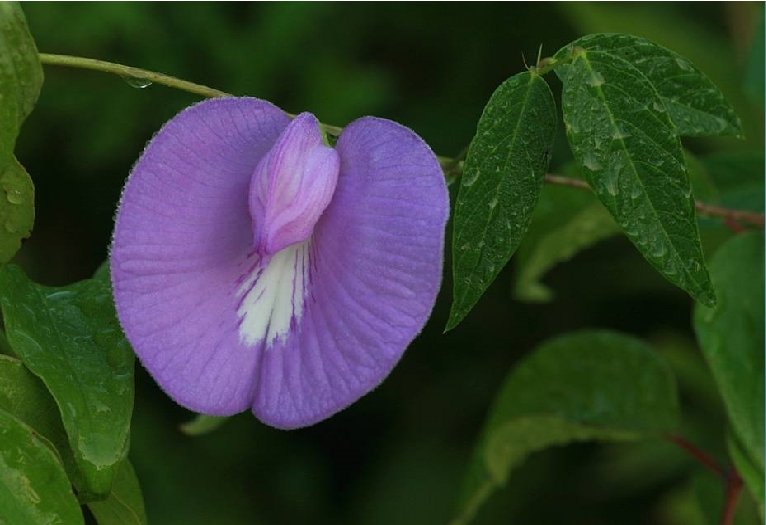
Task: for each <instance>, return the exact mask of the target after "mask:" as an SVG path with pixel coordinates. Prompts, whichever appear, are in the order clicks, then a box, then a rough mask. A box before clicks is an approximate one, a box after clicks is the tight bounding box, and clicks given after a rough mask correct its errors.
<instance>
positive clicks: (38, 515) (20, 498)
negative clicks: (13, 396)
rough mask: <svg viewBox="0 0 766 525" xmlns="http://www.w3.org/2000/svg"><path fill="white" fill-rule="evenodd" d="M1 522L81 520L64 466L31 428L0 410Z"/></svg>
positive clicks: (30, 524) (44, 524)
mask: <svg viewBox="0 0 766 525" xmlns="http://www.w3.org/2000/svg"><path fill="white" fill-rule="evenodd" d="M0 523H8V524H9V525H10V524H15V523H18V524H24V525H49V524H52V523H60V524H62V525H63V524H66V525H70V524H71V525H77V524H81V523H84V522H83V517H82V512H80V506H79V504H78V503H77V499H76V498H75V496H74V494H73V493H72V487H71V485H70V484H69V480H67V477H66V474H65V473H64V469H63V467H62V466H61V463H60V462H59V460H58V458H57V457H56V455H55V454H54V452H53V451H52V450H51V449H50V448H49V447H48V446H47V445H46V444H45V443H44V442H43V441H42V440H40V438H39V437H38V436H37V435H36V433H35V432H34V430H32V429H31V428H30V427H28V426H27V425H25V424H24V423H22V422H21V421H19V420H18V419H16V418H15V417H13V416H11V415H10V414H8V413H7V412H6V411H4V410H2V409H0Z"/></svg>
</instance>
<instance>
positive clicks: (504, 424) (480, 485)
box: [453, 331, 678, 524]
mask: <svg viewBox="0 0 766 525" xmlns="http://www.w3.org/2000/svg"><path fill="white" fill-rule="evenodd" d="M677 420H678V399H677V394H676V387H675V383H674V381H673V377H672V374H671V372H670V368H669V367H668V366H667V364H666V363H665V362H664V361H662V360H661V359H660V358H659V356H658V355H656V354H655V353H653V352H652V350H651V348H649V347H648V346H647V345H645V344H644V343H643V342H641V341H639V340H637V339H634V338H632V337H630V336H627V335H622V334H618V333H614V332H606V331H584V332H579V333H574V334H569V335H565V336H562V337H559V338H557V339H553V340H551V341H549V342H547V343H544V344H542V345H541V346H540V347H539V348H537V349H536V350H535V351H534V352H533V353H532V354H531V355H530V356H529V357H527V358H526V359H525V360H524V361H522V362H521V363H520V364H519V365H518V366H517V367H516V368H514V369H513V370H512V371H511V373H510V374H509V376H508V378H507V379H506V381H505V384H504V386H503V387H502V389H501V390H500V393H499V394H498V396H497V398H496V400H495V404H494V407H493V408H492V410H491V412H490V415H489V418H488V421H487V423H486V425H485V428H484V431H483V433H482V437H481V439H480V440H479V443H478V445H477V447H476V449H475V451H474V457H473V460H472V463H471V466H470V470H469V474H468V476H467V478H466V482H465V487H464V491H463V498H462V500H461V502H460V505H459V509H458V515H457V517H456V518H455V520H454V521H453V523H455V524H460V523H468V522H470V521H471V519H472V518H473V516H474V514H475V513H476V511H477V510H478V509H479V507H480V506H481V504H482V503H483V502H484V501H485V500H486V499H487V498H488V497H489V495H490V494H491V493H492V491H493V490H495V489H496V488H498V487H499V486H501V485H502V484H503V483H505V482H506V480H507V478H508V475H509V473H510V471H511V470H512V469H513V468H514V467H515V466H517V465H518V464H519V463H520V462H521V461H523V460H524V459H525V458H526V457H527V456H528V455H529V454H530V453H532V452H534V451H537V450H541V449H543V448H546V447H549V446H551V445H561V444H565V443H569V442H572V441H583V440H599V441H603V440H610V441H614V440H618V441H620V440H627V439H638V438H642V437H655V436H658V435H660V434H661V433H663V432H666V431H668V430H670V429H672V428H673V427H674V426H675V425H676V424H677Z"/></svg>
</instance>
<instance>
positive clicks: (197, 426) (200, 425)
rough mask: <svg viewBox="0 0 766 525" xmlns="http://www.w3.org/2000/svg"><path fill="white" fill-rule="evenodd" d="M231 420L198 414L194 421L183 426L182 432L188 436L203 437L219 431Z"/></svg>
mask: <svg viewBox="0 0 766 525" xmlns="http://www.w3.org/2000/svg"><path fill="white" fill-rule="evenodd" d="M229 419H230V418H229V417H225V416H224V417H221V416H208V415H206V414H197V415H196V416H195V418H194V419H192V420H191V421H187V422H186V423H184V424H182V425H181V432H183V433H184V434H186V435H187V436H201V435H202V434H207V433H208V432H212V431H213V430H215V429H217V428H218V427H220V426H221V425H223V424H224V423H226V422H227V421H228V420H229Z"/></svg>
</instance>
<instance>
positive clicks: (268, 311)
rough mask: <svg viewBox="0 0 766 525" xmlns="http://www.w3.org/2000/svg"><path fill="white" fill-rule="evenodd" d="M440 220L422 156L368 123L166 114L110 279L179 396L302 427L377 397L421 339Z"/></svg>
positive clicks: (119, 227)
mask: <svg viewBox="0 0 766 525" xmlns="http://www.w3.org/2000/svg"><path fill="white" fill-rule="evenodd" d="M448 211H449V202H448V197H447V191H446V186H445V183H444V178H443V175H442V172H441V169H440V167H439V164H438V162H437V160H436V158H435V156H434V154H433V152H432V151H431V150H430V149H429V147H428V146H427V145H426V144H425V143H424V142H423V141H422V140H421V139H420V138H419V137H418V136H417V135H415V133H413V132H412V131H411V130H409V129H407V128H405V127H403V126H401V125H399V124H396V123H394V122H391V121H388V120H383V119H379V118H373V117H365V118H361V119H359V120H356V121H354V122H353V123H351V124H350V125H349V126H348V127H346V129H345V130H344V131H343V133H342V135H341V136H340V138H339V139H338V142H337V144H336V146H335V148H331V147H329V146H326V145H325V144H324V142H323V137H322V134H321V132H320V130H319V124H318V122H317V120H316V118H315V117H314V116H313V115H311V114H309V113H303V114H301V115H299V116H298V117H296V118H295V119H294V120H292V121H291V120H290V119H289V118H288V116H287V115H286V114H285V113H284V112H282V111H281V110H280V109H279V108H277V107H275V106H273V105H272V104H270V103H268V102H265V101H262V100H258V99H253V98H224V99H216V100H210V101H206V102H202V103H200V104H197V105H195V106H192V107H190V108H188V109H186V110H185V111H183V112H181V113H180V114H178V115H177V116H176V117H174V118H173V119H171V120H170V121H169V122H168V123H167V124H165V126H164V127H163V128H162V129H161V130H160V132H159V133H158V134H157V135H156V136H155V137H154V138H153V139H152V141H151V142H150V143H149V144H148V146H147V147H146V150H145V151H144V153H143V155H142V156H141V158H140V159H139V161H138V162H137V163H136V165H135V167H134V168H133V172H132V173H131V175H130V178H129V179H128V182H127V184H126V186H125V190H124V193H123V195H122V199H121V202H120V207H119V210H118V212H117V218H116V226H115V231H114V239H113V243H112V251H111V272H112V282H113V287H114V297H115V302H116V306H117V312H118V315H119V318H120V322H121V323H122V327H123V329H124V330H125V333H126V335H127V337H128V339H129V340H130V342H131V344H132V345H133V348H134V349H135V351H136V353H137V354H138V357H139V358H140V359H141V362H142V363H143V365H144V366H145V367H146V368H147V369H148V370H149V372H150V373H151V374H152V376H153V377H154V378H155V380H156V381H157V382H158V383H159V385H160V386H161V387H162V388H163V389H164V390H165V391H166V392H167V393H168V394H169V395H170V396H171V397H172V398H173V399H175V400H176V401H177V402H178V403H180V404H181V405H183V406H185V407H188V408H189V409H192V410H194V411H197V412H201V413H205V414H212V415H230V414H235V413H237V412H241V411H243V410H245V409H247V408H251V409H252V411H253V413H254V414H255V415H256V416H257V417H258V418H259V419H261V420H262V421H263V422H265V423H267V424H269V425H273V426H275V427H280V428H295V427H301V426H306V425H310V424H312V423H315V422H317V421H320V420H322V419H324V418H327V417H329V416H330V415H332V414H334V413H336V412H338V411H339V410H341V409H343V408H345V407H346V406H348V405H349V404H351V403H353V402H354V401H356V400H357V399H358V398H359V397H361V396H363V395H364V394H366V393H367V392H369V391H370V390H372V389H373V388H375V386H377V385H378V384H379V383H380V382H381V381H382V380H383V379H384V378H385V377H386V376H387V375H388V374H389V373H390V371H391V369H392V368H393V366H394V365H395V364H396V362H397V361H398V360H399V358H400V357H401V356H402V353H403V352H404V349H405V348H406V347H407V345H408V344H409V343H410V342H411V341H412V339H413V338H414V337H415V336H416V335H417V334H418V332H420V330H421V329H422V327H423V325H424V324H425V322H426V320H427V318H428V316H429V314H430V312H431V309H432V308H433V304H434V301H435V299H436V294H437V292H438V290H439V284H440V281H441V275H442V250H443V244H444V226H445V222H446V220H447V214H448Z"/></svg>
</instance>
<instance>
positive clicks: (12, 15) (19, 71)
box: [0, 2, 43, 149]
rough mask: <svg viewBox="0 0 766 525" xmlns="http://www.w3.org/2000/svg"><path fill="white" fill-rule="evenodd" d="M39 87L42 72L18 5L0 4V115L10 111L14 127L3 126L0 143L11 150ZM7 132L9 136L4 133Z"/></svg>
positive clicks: (35, 98) (41, 80) (37, 94)
mask: <svg viewBox="0 0 766 525" xmlns="http://www.w3.org/2000/svg"><path fill="white" fill-rule="evenodd" d="M42 85H43V68H42V66H41V65H40V58H39V56H38V53H37V47H36V46H35V41H34V40H33V39H32V35H31V34H30V33H29V28H28V27H27V21H26V19H25V18H24V13H23V11H22V10H21V6H20V5H19V3H18V2H2V3H0V93H3V97H2V98H0V107H3V110H1V112H0V114H2V115H3V116H5V115H8V114H9V113H6V112H7V111H10V110H9V109H7V108H12V111H13V113H12V114H13V122H15V126H8V123H6V122H3V126H2V129H3V131H2V134H0V142H2V144H3V145H5V146H8V145H10V146H11V149H12V148H13V144H14V143H15V140H16V133H18V128H19V127H20V126H21V123H22V122H23V121H24V119H25V118H26V117H27V115H29V114H30V113H31V112H32V109H33V108H34V107H35V103H36V102H37V97H38V96H39V95H40V88H41V87H42ZM9 129H10V130H11V132H10V133H9V131H8V130H9Z"/></svg>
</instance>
